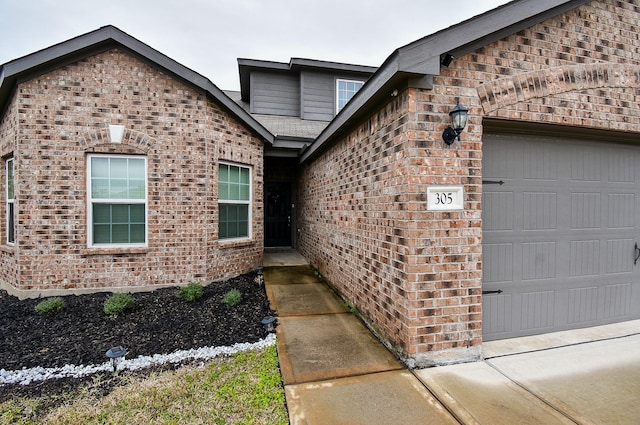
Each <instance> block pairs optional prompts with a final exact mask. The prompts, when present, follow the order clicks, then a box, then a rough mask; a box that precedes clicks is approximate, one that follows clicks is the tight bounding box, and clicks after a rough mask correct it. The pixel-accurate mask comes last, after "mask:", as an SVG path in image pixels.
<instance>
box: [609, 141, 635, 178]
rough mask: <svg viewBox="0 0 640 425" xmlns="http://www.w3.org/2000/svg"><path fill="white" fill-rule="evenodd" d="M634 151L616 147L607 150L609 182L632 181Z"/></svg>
mask: <svg viewBox="0 0 640 425" xmlns="http://www.w3.org/2000/svg"><path fill="white" fill-rule="evenodd" d="M635 156H636V155H635V151H633V150H631V149H624V148H618V149H616V150H615V151H609V152H608V157H609V173H608V176H609V182H612V183H634V182H635V181H636V179H635V174H636V173H635V161H636V158H635Z"/></svg>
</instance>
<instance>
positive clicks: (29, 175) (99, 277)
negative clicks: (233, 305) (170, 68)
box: [0, 49, 263, 295]
mask: <svg viewBox="0 0 640 425" xmlns="http://www.w3.org/2000/svg"><path fill="white" fill-rule="evenodd" d="M110 124H111V125H122V126H124V127H125V133H124V137H123V140H122V143H120V144H116V143H112V142H111V140H110V136H109V131H108V126H109V125H110ZM0 148H1V151H0V155H1V156H2V157H3V158H6V157H7V156H11V155H13V157H14V159H15V187H16V200H15V208H16V244H15V246H8V245H7V244H6V235H5V228H4V226H3V227H2V230H1V231H0V237H1V238H2V239H1V243H0V264H2V268H1V269H0V281H1V282H2V283H3V284H4V285H5V286H7V285H9V286H10V287H12V288H13V290H17V292H19V293H22V294H26V295H29V294H32V293H36V292H40V291H56V290H66V289H79V290H97V289H113V288H123V289H125V290H132V289H135V288H139V287H158V286H165V285H176V284H184V283H188V282H189V281H194V280H195V281H200V282H208V281H212V280H219V279H223V278H226V277H229V276H232V275H237V274H240V273H243V272H247V271H249V270H251V269H253V268H255V267H256V266H257V265H259V264H260V263H261V260H262V246H263V240H262V237H263V236H262V234H263V232H262V226H263V224H262V223H263V213H262V175H263V165H262V164H263V142H262V141H261V140H260V139H259V138H257V137H256V136H254V135H253V134H252V133H250V132H249V130H247V129H246V128H245V127H244V126H243V125H242V124H240V122H239V121H238V120H236V119H234V118H233V117H232V116H231V115H230V114H228V113H227V112H226V111H225V110H224V109H222V108H221V107H220V106H219V105H217V104H216V102H215V101H214V100H212V98H210V97H208V96H207V95H206V93H204V92H203V91H201V90H199V89H195V88H193V87H192V86H190V85H187V84H185V83H183V82H181V81H180V80H178V79H176V78H173V77H172V76H170V75H167V74H165V73H163V72H161V71H159V70H158V69H156V68H153V67H151V66H149V65H147V64H146V63H144V62H142V61H140V60H138V59H136V58H135V57H133V56H132V55H130V54H128V53H126V52H124V51H122V50H119V49H113V50H110V51H108V52H105V53H101V54H98V55H96V56H93V57H89V58H87V59H85V60H82V61H80V62H77V63H73V64H70V65H67V66H65V67H63V68H60V69H57V70H54V71H51V72H49V73H46V74H44V75H41V76H38V77H36V78H33V79H31V80H28V81H25V82H22V83H20V84H19V86H18V87H17V89H16V92H15V95H14V97H13V100H12V102H11V103H10V105H9V107H8V109H7V110H6V112H5V114H4V116H3V118H2V126H1V127H0ZM89 153H123V154H133V155H145V156H146V157H147V163H148V174H147V178H148V247H145V248H131V249H116V248H113V249H108V248H89V247H88V244H87V175H86V172H87V154H89ZM219 160H225V161H232V162H237V163H239V164H242V165H248V166H251V167H252V177H253V206H254V207H253V216H252V223H253V229H252V235H253V238H252V239H251V240H250V241H247V242H242V243H238V242H235V243H234V242H220V241H218V216H217V211H218V208H217V199H218V194H217V192H218V183H217V179H218V161H219ZM3 164H4V162H3ZM3 167H4V165H3ZM4 173H5V170H4V169H3V170H2V176H3V178H2V183H1V184H2V191H3V192H2V193H3V199H4V185H5V179H4ZM0 210H1V213H2V217H3V222H4V217H5V205H4V204H3V205H2V206H0Z"/></svg>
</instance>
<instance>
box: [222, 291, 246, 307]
mask: <svg viewBox="0 0 640 425" xmlns="http://www.w3.org/2000/svg"><path fill="white" fill-rule="evenodd" d="M240 301H242V294H241V293H240V291H238V290H237V289H232V290H230V291H229V292H227V293H226V294H224V303H225V304H226V305H228V306H229V307H234V306H237V305H238V304H240Z"/></svg>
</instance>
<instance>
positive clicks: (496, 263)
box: [482, 243, 513, 283]
mask: <svg viewBox="0 0 640 425" xmlns="http://www.w3.org/2000/svg"><path fill="white" fill-rule="evenodd" d="M482 258H483V263H484V265H485V269H486V270H487V271H486V272H485V274H484V282H485V283H498V282H510V281H512V280H513V244H512V243H496V244H484V245H483V246H482Z"/></svg>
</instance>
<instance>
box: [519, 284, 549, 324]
mask: <svg viewBox="0 0 640 425" xmlns="http://www.w3.org/2000/svg"><path fill="white" fill-rule="evenodd" d="M555 297H556V293H555V291H537V292H525V293H523V294H522V296H521V305H520V312H521V326H520V328H521V329H522V330H524V331H527V330H533V329H536V330H544V329H549V328H553V326H554V324H555V320H554V314H555Z"/></svg>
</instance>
